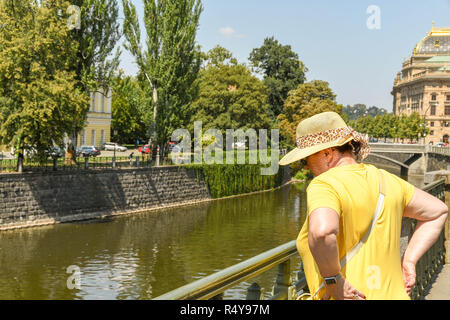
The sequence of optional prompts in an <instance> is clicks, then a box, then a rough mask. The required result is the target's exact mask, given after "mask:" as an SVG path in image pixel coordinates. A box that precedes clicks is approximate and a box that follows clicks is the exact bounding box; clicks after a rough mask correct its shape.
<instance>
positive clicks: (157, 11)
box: [122, 0, 203, 152]
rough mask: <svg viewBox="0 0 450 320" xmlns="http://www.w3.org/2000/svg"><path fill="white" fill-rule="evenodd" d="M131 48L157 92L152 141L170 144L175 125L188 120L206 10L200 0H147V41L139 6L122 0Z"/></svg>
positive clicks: (129, 48)
mask: <svg viewBox="0 0 450 320" xmlns="http://www.w3.org/2000/svg"><path fill="white" fill-rule="evenodd" d="M122 3H123V10H124V15H125V20H124V26H123V28H124V35H125V38H126V44H125V47H126V49H127V50H129V51H130V52H131V54H132V55H133V56H134V57H135V59H136V64H137V65H138V67H139V71H140V73H141V76H142V77H143V78H144V79H145V81H146V84H147V86H148V87H149V88H150V91H151V95H152V106H153V111H152V110H151V107H150V108H149V110H148V112H153V124H152V125H151V128H150V130H149V131H150V134H151V135H150V143H153V144H159V145H162V146H163V148H162V150H164V152H167V148H166V146H167V145H166V144H167V142H168V139H169V138H170V135H171V132H172V130H174V129H176V128H179V127H180V126H182V125H184V124H185V121H186V119H188V118H189V117H188V113H189V109H188V107H187V105H188V103H189V101H192V94H193V93H192V90H191V85H192V84H193V82H194V80H195V79H196V77H197V73H198V71H199V69H200V64H201V54H200V50H199V49H198V47H197V46H196V41H195V37H196V34H197V29H198V25H199V19H200V14H201V12H202V10H203V8H202V4H201V1H200V0H145V1H144V17H143V18H144V25H145V31H146V39H145V42H144V43H145V45H143V44H142V41H141V29H140V26H139V21H138V16H137V14H136V8H135V6H134V5H133V4H132V3H131V1H130V0H122Z"/></svg>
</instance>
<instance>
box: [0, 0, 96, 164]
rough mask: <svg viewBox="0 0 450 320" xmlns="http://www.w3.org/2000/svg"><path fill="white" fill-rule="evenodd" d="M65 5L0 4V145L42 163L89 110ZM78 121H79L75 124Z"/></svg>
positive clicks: (29, 0)
mask: <svg viewBox="0 0 450 320" xmlns="http://www.w3.org/2000/svg"><path fill="white" fill-rule="evenodd" d="M69 5H70V3H69V2H68V1H64V0H43V1H39V2H37V1H34V0H23V1H14V2H13V1H8V0H1V1H0V21H1V25H2V32H1V33H0V123H1V124H2V125H1V127H0V144H7V145H12V146H14V147H15V148H16V150H18V152H19V153H20V154H21V155H22V154H23V153H24V151H25V150H26V149H28V150H33V152H34V153H35V154H36V155H37V157H38V158H40V159H43V158H45V151H46V150H47V149H48V148H49V147H50V146H52V145H53V144H54V143H56V144H59V145H60V144H61V143H62V140H63V137H64V135H65V133H66V132H70V131H71V130H73V129H74V128H75V127H78V126H80V125H81V124H82V123H83V121H84V119H81V118H79V117H77V116H78V115H82V114H84V113H85V112H86V110H87V108H88V100H87V96H86V95H85V94H84V93H83V92H82V91H81V90H80V89H78V88H77V80H76V74H75V72H74V71H73V69H72V64H73V61H74V59H75V57H76V53H77V49H78V44H77V43H76V41H74V40H73V39H72V38H71V37H70V30H69V29H68V28H67V25H66V21H67V18H68V17H67V15H65V14H64V12H65V11H66V10H65V9H66V8H67V7H68V6H69ZM74 119H75V121H74Z"/></svg>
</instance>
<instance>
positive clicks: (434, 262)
mask: <svg viewBox="0 0 450 320" xmlns="http://www.w3.org/2000/svg"><path fill="white" fill-rule="evenodd" d="M422 189H423V190H424V191H426V192H428V193H430V194H432V195H434V196H435V197H437V198H439V199H440V200H442V201H444V202H445V179H441V180H438V181H435V182H433V183H430V184H428V185H426V186H425V187H423V188H422ZM404 223H406V224H407V228H408V229H409V232H408V234H409V238H410V237H411V235H412V234H413V232H414V230H415V229H416V225H417V220H414V219H409V218H404ZM409 238H408V240H409ZM444 263H445V230H442V232H441V234H440V235H439V238H438V239H437V241H436V242H435V243H434V244H433V246H432V247H431V248H430V249H429V250H428V251H427V252H425V254H424V255H423V256H422V257H421V258H420V259H419V261H418V262H417V264H416V284H415V286H414V288H413V290H412V292H411V298H412V299H414V300H418V299H423V297H424V295H425V294H426V292H427V289H428V287H429V286H430V284H431V281H432V279H433V277H434V275H435V274H436V273H437V272H438V271H439V268H440V267H441V266H442V265H443V264H444Z"/></svg>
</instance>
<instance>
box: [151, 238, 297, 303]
mask: <svg viewBox="0 0 450 320" xmlns="http://www.w3.org/2000/svg"><path fill="white" fill-rule="evenodd" d="M295 243H296V241H295V240H293V241H290V242H288V243H285V244H283V245H281V246H279V247H276V248H274V249H271V250H269V251H266V252H264V253H261V254H259V255H257V256H255V257H253V258H250V259H248V260H246V261H243V262H240V263H238V264H236V265H233V266H231V267H229V268H226V269H224V270H221V271H219V272H216V273H214V274H212V275H209V276H207V277H205V278H202V279H200V280H197V281H195V282H192V283H189V284H187V285H185V286H183V287H180V288H178V289H175V290H173V291H170V292H168V293H166V294H163V295H161V296H159V297H156V298H155V300H206V299H221V298H222V297H223V292H224V291H225V290H227V289H228V288H231V287H233V286H235V285H236V284H239V283H241V282H243V281H246V280H248V279H250V278H253V277H256V276H258V275H260V274H261V273H263V272H266V271H267V270H270V269H271V268H273V267H275V266H278V274H277V277H276V280H275V286H274V289H273V294H272V297H271V299H273V300H286V299H292V298H294V297H295V296H296V293H297V292H298V291H301V290H302V289H304V288H306V279H305V277H304V274H303V272H301V271H300V272H299V273H298V276H297V279H295V280H293V279H292V277H291V276H290V270H291V259H292V258H293V257H296V256H298V253H297V247H296V244H295ZM262 298H263V289H262V288H261V287H259V285H258V284H257V283H253V284H252V285H251V286H250V287H249V288H248V291H247V299H248V300H262Z"/></svg>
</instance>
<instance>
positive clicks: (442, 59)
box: [426, 55, 450, 63]
mask: <svg viewBox="0 0 450 320" xmlns="http://www.w3.org/2000/svg"><path fill="white" fill-rule="evenodd" d="M426 62H432V63H433V62H436V63H438V62H450V55H449V56H434V57H431V58H430V59H427V60H426Z"/></svg>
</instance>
